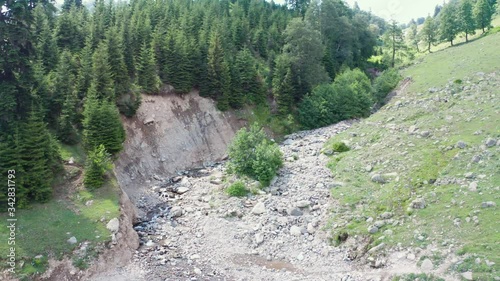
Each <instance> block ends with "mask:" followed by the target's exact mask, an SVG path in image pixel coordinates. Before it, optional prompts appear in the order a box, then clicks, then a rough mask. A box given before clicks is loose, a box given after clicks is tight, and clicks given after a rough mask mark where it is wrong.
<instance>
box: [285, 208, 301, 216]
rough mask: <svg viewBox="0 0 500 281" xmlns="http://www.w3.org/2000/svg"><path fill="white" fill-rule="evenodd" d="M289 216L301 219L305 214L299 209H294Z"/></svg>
mask: <svg viewBox="0 0 500 281" xmlns="http://www.w3.org/2000/svg"><path fill="white" fill-rule="evenodd" d="M288 214H289V215H290V216H294V217H300V216H302V215H303V214H304V212H302V211H301V210H300V209H299V208H293V209H291V210H290V211H289V212H288Z"/></svg>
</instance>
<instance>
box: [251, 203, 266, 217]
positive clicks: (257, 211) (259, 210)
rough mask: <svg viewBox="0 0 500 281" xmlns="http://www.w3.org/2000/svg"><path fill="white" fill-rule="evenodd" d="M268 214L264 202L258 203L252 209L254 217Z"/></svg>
mask: <svg viewBox="0 0 500 281" xmlns="http://www.w3.org/2000/svg"><path fill="white" fill-rule="evenodd" d="M265 212H266V205H264V202H258V203H257V204H255V206H253V208H252V214H254V215H261V214H264V213H265Z"/></svg>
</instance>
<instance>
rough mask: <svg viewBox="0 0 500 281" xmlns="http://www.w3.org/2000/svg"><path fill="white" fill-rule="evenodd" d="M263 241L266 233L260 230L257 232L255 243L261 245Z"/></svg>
mask: <svg viewBox="0 0 500 281" xmlns="http://www.w3.org/2000/svg"><path fill="white" fill-rule="evenodd" d="M262 242H264V234H262V233H260V232H259V233H257V234H255V243H257V245H260V244H262Z"/></svg>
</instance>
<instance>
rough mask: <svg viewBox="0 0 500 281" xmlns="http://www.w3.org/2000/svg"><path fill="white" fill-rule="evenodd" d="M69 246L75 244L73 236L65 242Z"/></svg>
mask: <svg viewBox="0 0 500 281" xmlns="http://www.w3.org/2000/svg"><path fill="white" fill-rule="evenodd" d="M67 242H68V243H69V244H71V245H73V244H76V243H77V242H78V241H77V240H76V237H75V236H72V237H71V238H69V239H68V241H67Z"/></svg>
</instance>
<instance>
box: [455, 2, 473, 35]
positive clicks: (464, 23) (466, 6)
mask: <svg viewBox="0 0 500 281" xmlns="http://www.w3.org/2000/svg"><path fill="white" fill-rule="evenodd" d="M458 21H459V23H460V31H461V32H464V33H465V42H469V34H471V35H474V34H475V33H476V22H475V20H474V16H473V14H472V1H471V0H461V2H460V6H459V13H458Z"/></svg>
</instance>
